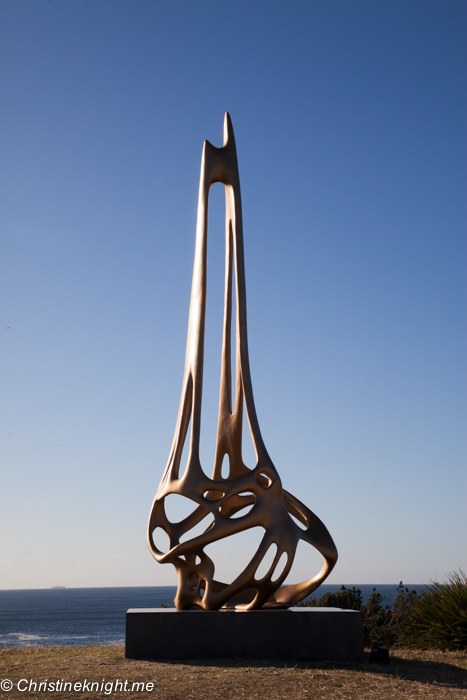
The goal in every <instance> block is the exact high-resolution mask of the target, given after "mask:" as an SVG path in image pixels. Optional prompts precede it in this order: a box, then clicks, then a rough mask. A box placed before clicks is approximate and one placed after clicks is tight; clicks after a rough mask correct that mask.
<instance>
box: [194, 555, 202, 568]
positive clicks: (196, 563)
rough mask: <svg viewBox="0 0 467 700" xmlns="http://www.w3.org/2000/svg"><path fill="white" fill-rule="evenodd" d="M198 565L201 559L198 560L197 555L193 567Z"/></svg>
mask: <svg viewBox="0 0 467 700" xmlns="http://www.w3.org/2000/svg"><path fill="white" fill-rule="evenodd" d="M198 564H201V558H200V557H199V556H198V555H196V557H195V565H196V566H197V565H198Z"/></svg>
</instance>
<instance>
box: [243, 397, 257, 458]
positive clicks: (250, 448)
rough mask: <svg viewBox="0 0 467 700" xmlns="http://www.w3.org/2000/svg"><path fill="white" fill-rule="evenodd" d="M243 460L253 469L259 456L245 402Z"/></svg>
mask: <svg viewBox="0 0 467 700" xmlns="http://www.w3.org/2000/svg"><path fill="white" fill-rule="evenodd" d="M242 459H243V463H244V464H245V465H246V466H247V467H248V468H249V469H252V468H253V467H255V466H256V462H257V456H256V450H255V446H254V444H253V438H252V436H251V430H250V424H249V422H248V415H247V412H246V406H245V402H243V423H242Z"/></svg>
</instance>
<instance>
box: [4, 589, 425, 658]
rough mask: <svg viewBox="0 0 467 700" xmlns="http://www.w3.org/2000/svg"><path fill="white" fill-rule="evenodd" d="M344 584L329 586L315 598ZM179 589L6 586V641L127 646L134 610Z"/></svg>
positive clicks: (166, 600) (170, 599) (390, 595)
mask: <svg viewBox="0 0 467 700" xmlns="http://www.w3.org/2000/svg"><path fill="white" fill-rule="evenodd" d="M350 587H351V586H350ZM355 587H356V588H359V589H360V590H361V592H362V598H363V603H366V602H367V600H368V597H369V596H370V594H371V592H372V590H373V588H376V590H377V591H378V592H379V593H381V595H382V596H384V602H383V604H384V605H391V603H392V601H393V599H394V596H395V594H396V584H392V585H379V584H376V585H375V586H373V585H366V584H365V585H357V584H355ZM407 587H408V588H409V590H411V589H412V588H418V586H407ZM339 588H340V586H337V585H326V584H324V585H323V586H321V587H320V588H319V589H318V590H317V591H316V592H315V594H314V597H316V598H319V597H320V596H321V595H323V594H324V593H326V592H327V591H330V592H332V593H335V592H336V591H338V590H339ZM175 592H176V587H175V586H152V587H138V588H48V589H36V590H7V591H2V590H0V645H1V644H3V646H8V647H20V646H36V645H40V646H44V645H45V646H49V645H54V646H55V645H74V646H84V645H87V644H124V641H125V613H126V611H127V610H128V608H160V607H161V606H165V605H168V606H169V607H173V606H174V596H175Z"/></svg>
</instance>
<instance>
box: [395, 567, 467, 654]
mask: <svg viewBox="0 0 467 700" xmlns="http://www.w3.org/2000/svg"><path fill="white" fill-rule="evenodd" d="M447 578H448V583H438V582H437V581H432V582H431V585H429V586H426V587H425V588H423V589H422V591H421V596H420V598H418V599H417V600H415V602H414V605H413V616H412V618H411V620H410V621H409V624H408V626H407V628H406V630H405V631H404V633H403V634H402V636H401V644H403V645H405V646H411V647H416V648H418V649H443V650H446V651H447V650H456V649H466V648H467V576H466V575H465V574H464V573H463V571H461V570H459V573H457V572H452V573H451V574H449V575H448V577H447Z"/></svg>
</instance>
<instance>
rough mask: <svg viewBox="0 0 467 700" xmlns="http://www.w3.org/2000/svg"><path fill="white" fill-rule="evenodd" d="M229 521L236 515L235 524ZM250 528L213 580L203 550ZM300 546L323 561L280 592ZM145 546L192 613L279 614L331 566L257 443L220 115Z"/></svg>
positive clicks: (206, 171)
mask: <svg viewBox="0 0 467 700" xmlns="http://www.w3.org/2000/svg"><path fill="white" fill-rule="evenodd" d="M215 182H222V183H223V184H224V185H225V197H226V232H225V233H226V273H225V304H224V324H223V345H222V364H221V382H220V400H219V422H218V431H217V445H216V453H215V462H214V472H213V476H212V479H211V478H209V477H208V476H207V475H206V474H205V472H204V471H203V469H202V467H201V463H200V456H199V445H200V430H201V394H202V387H203V360H204V328H205V312H206V277H207V256H206V253H207V216H208V197H209V188H210V187H211V185H212V184H213V183H215ZM234 263H235V274H233V267H234ZM233 280H234V285H235V294H236V321H235V326H236V388H235V404H234V408H233V411H232V388H231V357H230V355H231V351H230V348H231V316H232V281H233ZM243 402H245V408H246V413H247V417H248V421H249V425H250V432H251V436H252V440H253V445H254V448H255V452H256V459H257V464H256V467H255V468H254V469H249V468H248V467H247V466H245V464H244V463H243V459H242V419H243ZM190 419H191V435H190V444H189V457H188V464H187V467H186V470H185V472H184V473H183V474H180V460H181V456H182V450H183V445H184V442H185V439H186V437H187V431H188V426H189V423H190ZM226 455H227V456H228V459H229V462H230V473H229V476H228V478H226V479H224V478H223V477H222V473H221V469H222V463H223V460H224V457H225V456H226ZM170 494H178V495H180V496H184V497H185V498H187V499H191V501H192V503H193V512H192V513H191V514H190V515H189V516H188V517H186V518H184V519H183V520H182V521H181V522H178V523H172V522H170V521H169V519H168V518H167V515H166V512H165V508H164V501H165V499H166V498H167V497H168V496H169V495H170ZM245 506H249V507H250V510H249V512H248V513H247V514H246V515H243V516H241V514H240V513H239V511H241V510H242V509H244V508H245ZM237 514H239V517H235V516H237ZM240 516H241V517H240ZM291 516H294V518H295V519H296V520H297V521H298V522H299V523H300V524H301V526H302V527H299V525H297V524H296V522H294V519H293V518H292V517H291ZM204 519H206V520H205V522H206V528H205V529H204V532H203V533H202V534H201V535H199V536H195V537H193V538H192V539H188V540H187V541H183V542H181V541H180V540H181V538H182V537H183V536H184V535H186V533H188V532H189V531H190V530H192V528H194V527H195V526H197V525H198V524H199V523H200V522H201V521H202V520H204ZM256 526H262V527H263V528H264V536H263V538H262V541H261V543H260V545H259V547H258V549H257V551H256V554H255V555H254V556H253V558H252V559H251V561H250V562H249V564H248V565H247V567H246V568H245V570H244V571H243V572H242V573H241V574H240V575H239V576H238V577H237V578H236V579H235V580H234V581H233V582H232V583H230V584H226V583H221V582H220V581H216V580H215V579H214V571H215V567H214V563H213V561H212V560H211V559H210V557H209V556H208V555H207V554H206V553H205V551H204V549H205V547H206V546H207V545H209V544H210V543H212V542H216V541H217V540H219V539H221V538H224V537H228V536H229V535H234V534H236V533H239V532H242V531H244V530H248V529H250V528H253V527H256ZM157 528H162V530H164V531H165V532H166V534H167V535H168V537H169V540H170V545H169V550H168V551H167V552H162V551H161V550H160V549H158V548H157V547H156V545H155V544H154V539H153V534H154V532H155V531H156V529H157ZM198 529H199V528H198ZM301 539H302V540H305V542H307V543H309V544H310V545H312V546H313V547H315V548H316V549H317V550H318V551H319V552H320V553H321V554H322V555H323V557H324V564H323V567H322V569H321V571H319V573H317V574H316V575H315V576H313V577H312V578H310V579H309V580H307V581H304V582H302V583H298V584H292V585H282V584H283V581H284V580H285V578H286V576H287V574H288V573H289V571H290V568H291V566H292V563H293V560H294V557H295V553H296V549H297V545H298V542H299V541H300V540H301ZM148 544H149V548H150V550H151V553H152V555H153V556H154V558H155V559H156V560H157V561H158V562H160V563H163V564H165V563H171V564H173V565H174V566H175V567H176V569H177V573H178V581H179V583H178V590H177V594H176V597H175V606H176V608H178V609H180V610H186V609H189V608H191V607H192V606H199V607H201V608H203V609H205V610H218V609H220V608H222V607H237V608H242V609H246V610H249V609H253V608H260V607H263V608H278V607H288V606H290V605H294V604H295V603H297V602H298V601H299V600H301V599H302V598H304V597H305V596H307V595H309V594H310V593H311V592H312V591H314V590H315V589H316V588H317V587H318V586H319V585H320V584H321V583H322V582H323V581H324V579H325V578H326V577H327V576H328V575H329V573H330V572H331V570H332V569H333V567H334V565H335V563H336V561H337V550H336V547H335V545H334V542H333V540H332V538H331V536H330V534H329V532H328V531H327V529H326V527H325V526H324V524H323V523H322V522H321V520H320V519H319V518H318V517H317V516H316V515H314V513H312V512H311V511H310V510H309V509H308V508H307V507H306V506H304V505H303V504H302V503H301V502H300V501H298V500H297V499H296V498H295V497H294V496H292V495H291V494H290V493H288V492H287V491H285V490H283V488H282V484H281V480H280V478H279V475H278V473H277V471H276V468H275V467H274V465H273V463H272V461H271V458H270V457H269V455H268V452H267V449H266V446H265V444H264V442H263V439H262V437H261V432H260V429H259V424H258V419H257V417H256V410H255V405H254V401H253V390H252V384H251V377H250V367H249V360H248V345H247V326H246V294H245V271H244V258H243V229H242V209H241V200H240V180H239V173H238V163H237V151H236V147H235V139H234V134H233V129H232V123H231V120H230V116H229V115H228V114H226V115H225V120H224V145H223V146H222V148H216V147H215V146H213V145H212V144H211V143H209V141H205V143H204V149H203V156H202V161H201V179H200V186H199V199H198V220H197V228H196V249H195V260H194V270H193V283H192V290H191V302H190V315H189V323H188V340H187V349H186V362H185V373H184V378H183V388H182V396H181V401H180V409H179V413H178V418H177V427H176V430H175V436H174V440H173V443H172V449H171V452H170V457H169V461H168V464H167V468H166V470H165V473H164V476H163V478H162V481H161V483H160V486H159V488H158V491H157V494H156V497H155V499H154V503H153V506H152V510H151V515H150V518H149V528H148ZM270 547H272V548H274V550H275V556H274V559H273V562H272V564H271V566H270V568H269V571H268V572H267V573H266V575H264V576H261V577H260V578H259V580H258V579H257V578H256V575H257V570H258V567H259V566H260V564H261V562H262V561H263V559H264V557H265V555H266V554H267V553H268V550H269V548H270ZM284 560H285V562H284ZM284 563H285V565H283V564H284Z"/></svg>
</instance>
